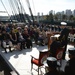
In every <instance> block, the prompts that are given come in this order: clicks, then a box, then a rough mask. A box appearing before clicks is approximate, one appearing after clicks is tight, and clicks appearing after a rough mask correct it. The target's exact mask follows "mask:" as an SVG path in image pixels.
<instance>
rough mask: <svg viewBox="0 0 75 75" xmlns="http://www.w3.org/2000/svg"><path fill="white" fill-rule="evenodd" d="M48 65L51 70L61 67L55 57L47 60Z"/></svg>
mask: <svg viewBox="0 0 75 75" xmlns="http://www.w3.org/2000/svg"><path fill="white" fill-rule="evenodd" d="M47 65H48V67H49V68H50V70H51V69H56V68H57V67H58V66H59V65H58V64H57V59H56V58H55V57H48V58H47Z"/></svg>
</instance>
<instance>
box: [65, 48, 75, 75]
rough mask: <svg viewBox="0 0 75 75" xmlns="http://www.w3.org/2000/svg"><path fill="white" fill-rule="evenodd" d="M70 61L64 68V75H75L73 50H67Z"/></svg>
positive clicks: (74, 49) (74, 51)
mask: <svg viewBox="0 0 75 75" xmlns="http://www.w3.org/2000/svg"><path fill="white" fill-rule="evenodd" d="M68 52H69V58H70V60H69V61H68V62H67V64H66V66H65V75H75V48H70V49H69V50H68Z"/></svg>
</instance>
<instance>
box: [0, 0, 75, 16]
mask: <svg viewBox="0 0 75 75" xmlns="http://www.w3.org/2000/svg"><path fill="white" fill-rule="evenodd" d="M1 1H2V2H3V3H4V5H5V7H6V9H7V11H8V14H7V13H1V12H0V15H11V14H12V12H11V8H10V5H9V3H8V2H9V0H0V11H6V10H5V8H4V7H3V5H2V3H1ZM10 1H11V0H10ZM20 1H21V3H22V5H23V7H24V9H25V12H26V13H27V14H29V15H30V12H29V9H28V7H27V3H26V0H20ZM29 2H30V6H31V9H32V13H33V15H37V13H38V12H39V13H40V15H41V14H42V13H43V14H44V15H47V14H49V11H50V10H54V11H55V12H61V11H65V10H66V9H71V10H72V11H73V10H74V9H75V0H29Z"/></svg>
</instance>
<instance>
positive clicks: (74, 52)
mask: <svg viewBox="0 0 75 75" xmlns="http://www.w3.org/2000/svg"><path fill="white" fill-rule="evenodd" d="M68 52H69V58H70V59H71V58H75V48H69V49H68Z"/></svg>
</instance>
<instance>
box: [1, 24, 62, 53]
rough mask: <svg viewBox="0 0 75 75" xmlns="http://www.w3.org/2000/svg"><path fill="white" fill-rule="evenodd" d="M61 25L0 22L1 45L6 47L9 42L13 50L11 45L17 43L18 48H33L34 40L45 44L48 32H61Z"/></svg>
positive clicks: (36, 42)
mask: <svg viewBox="0 0 75 75" xmlns="http://www.w3.org/2000/svg"><path fill="white" fill-rule="evenodd" d="M61 30H62V28H60V26H52V25H44V24H42V25H39V26H37V25H34V26H32V25H17V24H8V23H6V24H0V45H1V46H2V47H3V48H4V49H5V52H6V53H7V51H6V47H7V45H8V44H9V50H10V52H12V50H11V47H12V46H13V45H16V48H17V49H18V50H22V49H23V48H24V49H25V48H32V46H33V44H32V41H33V40H34V41H35V44H39V45H41V46H44V45H45V44H48V38H47V34H48V33H52V32H55V31H57V32H60V31H61Z"/></svg>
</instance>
